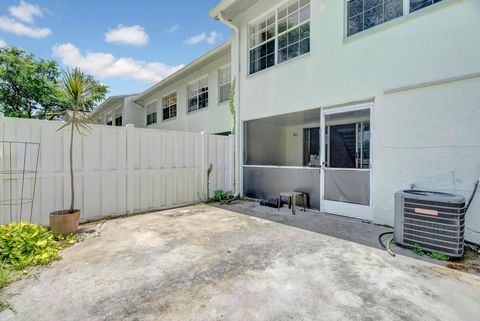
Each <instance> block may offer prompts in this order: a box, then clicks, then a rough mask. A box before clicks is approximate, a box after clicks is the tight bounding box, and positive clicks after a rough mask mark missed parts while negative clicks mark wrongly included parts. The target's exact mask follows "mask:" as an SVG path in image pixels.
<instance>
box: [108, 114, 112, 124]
mask: <svg viewBox="0 0 480 321" xmlns="http://www.w3.org/2000/svg"><path fill="white" fill-rule="evenodd" d="M112 125H113V115H112V114H107V126H112Z"/></svg>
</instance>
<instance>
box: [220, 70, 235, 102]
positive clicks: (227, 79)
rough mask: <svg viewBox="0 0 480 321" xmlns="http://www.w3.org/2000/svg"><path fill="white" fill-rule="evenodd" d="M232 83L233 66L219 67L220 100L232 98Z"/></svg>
mask: <svg viewBox="0 0 480 321" xmlns="http://www.w3.org/2000/svg"><path fill="white" fill-rule="evenodd" d="M231 83H232V71H231V66H230V65H227V66H224V67H222V68H219V69H218V101H219V102H220V103H221V102H224V101H227V100H228V99H229V98H230V86H231Z"/></svg>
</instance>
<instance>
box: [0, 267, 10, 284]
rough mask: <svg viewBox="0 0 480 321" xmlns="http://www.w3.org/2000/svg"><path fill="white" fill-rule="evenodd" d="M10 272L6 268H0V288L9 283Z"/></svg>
mask: <svg viewBox="0 0 480 321" xmlns="http://www.w3.org/2000/svg"><path fill="white" fill-rule="evenodd" d="M10 280H11V278H10V273H9V272H8V271H7V270H4V269H2V268H0V289H1V288H3V287H4V286H5V285H7V284H8V283H10Z"/></svg>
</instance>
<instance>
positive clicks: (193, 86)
mask: <svg viewBox="0 0 480 321" xmlns="http://www.w3.org/2000/svg"><path fill="white" fill-rule="evenodd" d="M206 107H208V76H205V77H202V78H200V79H198V80H196V81H194V82H192V83H190V84H188V85H187V108H188V112H192V111H195V110H199V109H202V108H206Z"/></svg>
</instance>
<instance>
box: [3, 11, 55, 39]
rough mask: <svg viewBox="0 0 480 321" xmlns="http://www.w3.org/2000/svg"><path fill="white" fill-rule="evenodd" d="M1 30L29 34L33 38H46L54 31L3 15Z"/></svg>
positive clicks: (21, 34)
mask: <svg viewBox="0 0 480 321" xmlns="http://www.w3.org/2000/svg"><path fill="white" fill-rule="evenodd" d="M0 30H3V31H6V32H10V33H13V34H16V35H18V36H27V37H32V38H44V37H47V36H48V35H50V34H51V33H52V30H50V29H48V28H37V27H29V26H26V25H24V24H23V23H21V22H18V21H16V20H15V19H12V18H9V17H5V16H2V17H0Z"/></svg>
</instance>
